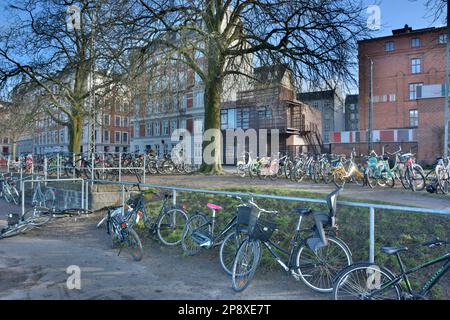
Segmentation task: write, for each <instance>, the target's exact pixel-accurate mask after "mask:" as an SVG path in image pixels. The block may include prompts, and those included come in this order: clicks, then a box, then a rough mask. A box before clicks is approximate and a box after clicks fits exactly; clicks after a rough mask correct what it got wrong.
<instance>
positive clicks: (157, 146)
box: [155, 144, 159, 156]
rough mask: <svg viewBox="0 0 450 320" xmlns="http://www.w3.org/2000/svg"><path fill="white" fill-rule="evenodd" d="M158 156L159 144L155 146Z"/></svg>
mask: <svg viewBox="0 0 450 320" xmlns="http://www.w3.org/2000/svg"><path fill="white" fill-rule="evenodd" d="M155 152H156V155H157V156H159V144H155Z"/></svg>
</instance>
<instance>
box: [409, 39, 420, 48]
mask: <svg viewBox="0 0 450 320" xmlns="http://www.w3.org/2000/svg"><path fill="white" fill-rule="evenodd" d="M416 41H417V42H416ZM421 45H422V41H421V40H420V38H419V37H417V38H412V39H411V48H420V47H421Z"/></svg>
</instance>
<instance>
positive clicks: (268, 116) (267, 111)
mask: <svg viewBox="0 0 450 320" xmlns="http://www.w3.org/2000/svg"><path fill="white" fill-rule="evenodd" d="M266 118H267V119H272V108H270V107H266Z"/></svg>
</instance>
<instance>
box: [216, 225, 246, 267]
mask: <svg viewBox="0 0 450 320" xmlns="http://www.w3.org/2000/svg"><path fill="white" fill-rule="evenodd" d="M242 231H243V232H238V231H237V230H233V231H231V232H229V233H228V234H227V235H226V236H225V238H224V239H223V241H222V243H221V244H220V249H219V260H220V265H221V266H222V269H223V271H225V272H226V273H227V274H228V275H230V276H231V275H232V274H233V263H234V258H235V257H236V254H237V252H238V250H239V247H240V245H241V243H242V242H243V241H244V240H245V238H244V237H245V236H246V235H247V232H246V231H245V232H244V230H242Z"/></svg>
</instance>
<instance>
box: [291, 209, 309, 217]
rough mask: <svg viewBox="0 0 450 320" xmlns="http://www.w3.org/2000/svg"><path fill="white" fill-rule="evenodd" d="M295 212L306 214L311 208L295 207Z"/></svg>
mask: <svg viewBox="0 0 450 320" xmlns="http://www.w3.org/2000/svg"><path fill="white" fill-rule="evenodd" d="M294 211H295V213H297V214H299V215H301V216H308V215H310V214H311V213H312V209H311V208H297V209H295V210H294Z"/></svg>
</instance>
